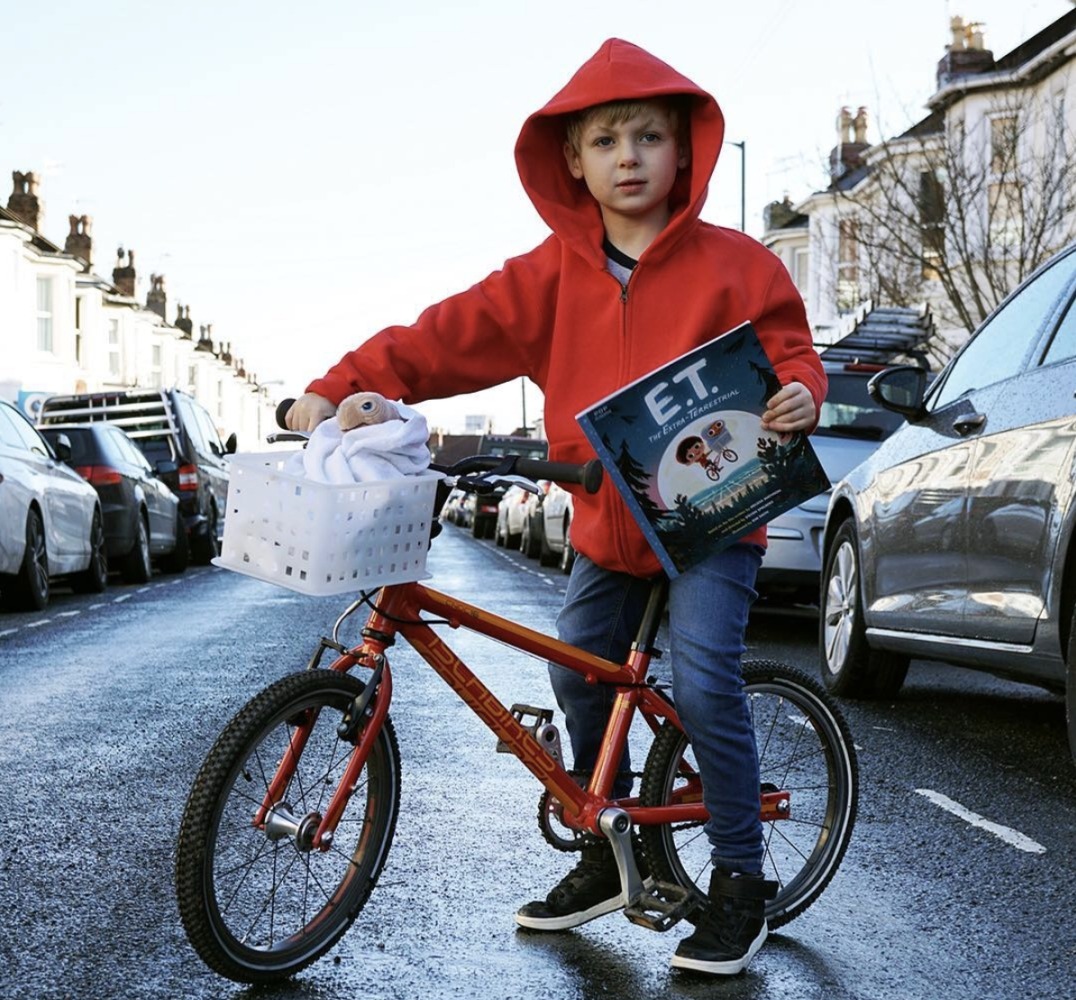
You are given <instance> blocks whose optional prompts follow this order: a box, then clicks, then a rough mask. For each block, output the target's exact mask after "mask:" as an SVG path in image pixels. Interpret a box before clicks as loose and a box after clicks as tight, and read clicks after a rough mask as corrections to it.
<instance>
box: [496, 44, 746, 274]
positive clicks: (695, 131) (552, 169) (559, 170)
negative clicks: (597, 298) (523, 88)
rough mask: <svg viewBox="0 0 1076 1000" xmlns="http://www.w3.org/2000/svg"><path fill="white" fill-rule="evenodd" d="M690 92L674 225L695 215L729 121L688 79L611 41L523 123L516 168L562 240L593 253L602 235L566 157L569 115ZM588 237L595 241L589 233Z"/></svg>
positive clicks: (644, 54) (633, 48) (674, 201)
mask: <svg viewBox="0 0 1076 1000" xmlns="http://www.w3.org/2000/svg"><path fill="white" fill-rule="evenodd" d="M669 94H688V95H690V96H691V97H692V98H693V100H692V102H691V161H690V164H689V165H688V167H687V168H686V169H685V170H684V171H682V173H681V175H680V177H679V178H678V179H677V182H676V185H675V187H674V188H673V192H672V196H671V198H670V203H671V205H672V209H673V213H674V217H673V220H672V221H671V222H670V225H669V228H670V229H672V228H673V227H676V226H677V225H678V224H680V225H682V224H684V223H685V222H687V221H690V220H693V219H695V218H697V217H698V214H699V212H700V211H701V210H702V206H703V203H704V202H705V200H706V187H707V185H708V184H709V182H710V177H711V175H712V174H713V172H714V166H715V165H716V163H717V157H718V153H720V151H721V141H722V138H723V137H724V134H725V121H724V118H723V117H722V114H721V109H720V108H719V107H718V105H717V101H715V100H714V98H713V97H712V96H711V95H710V94H708V93H707V92H706V91H705V90H703V89H702V88H701V87H699V86H698V85H697V84H694V83H692V82H691V81H690V80H689V79H688V78H687V77H686V76H684V75H682V74H681V73H678V72H677V71H676V70H675V69H673V68H672V67H671V66H669V65H668V64H667V63H663V62H662V61H661V60H660V59H658V58H656V57H655V56H652V55H651V54H650V53H649V52H647V51H645V50H644V49H641V48H639V47H638V46H637V45H632V44H631V42H625V41H621V40H620V39H619V38H610V39H609V40H608V41H607V42H605V43H604V44H603V45H602V47H601V48H600V49H598V51H597V52H595V53H594V55H593V56H591V57H590V59H588V60H587V61H586V62H585V63H583V65H582V66H581V67H580V68H579V69H578V70H577V71H576V73H575V75H574V76H573V77H572V78H571V79H570V80H569V81H568V83H567V85H566V86H565V87H564V88H563V89H562V90H561V91H560V92H559V93H558V94H556V95H555V96H554V97H553V99H552V100H550V101H549V103H548V104H546V105H545V107H543V108H541V109H540V110H539V111H536V112H535V113H534V114H533V115H531V116H530V117H529V118H528V119H527V120H526V122H524V124H523V128H522V130H521V131H520V133H519V139H518V140H517V142H516V167H517V168H518V170H519V176H520V180H522V181H523V187H524V188H525V189H526V191H527V194H528V195H529V196H530V199H531V201H532V202H534V207H535V208H537V209H538V214H539V215H541V216H542V218H543V219H544V220H545V221H546V223H547V224H548V225H549V227H550V228H551V229H552V230H553V231H554V232H555V233H556V234H557V235H558V236H560V237H561V238H562V239H565V240H567V241H568V242H570V243H572V244H573V245H577V246H579V248H580V249H581V250H582V251H583V252H584V253H585V254H587V255H588V256H589V255H591V254H590V253H588V251H587V248H588V247H593V246H595V241H594V239H593V231H594V227H595V226H596V227H597V231H598V233H599V236H598V240H597V243H599V244H600V242H601V241H600V231H601V213H600V211H599V209H598V205H597V203H596V202H595V201H594V199H593V198H592V197H591V195H590V192H589V191H587V189H586V185H585V184H584V183H583V181H580V180H576V179H575V178H574V177H572V175H571V174H570V173H569V171H568V165H567V163H566V161H565V159H564V143H565V140H566V138H567V133H566V131H565V130H566V124H567V119H566V118H565V116H566V115H569V114H571V113H572V112H575V111H581V110H582V109H583V108H589V107H591V106H592V105H595V104H604V103H606V102H607V101H619V100H647V99H649V98H653V97H663V96H666V95H669ZM588 235H589V237H590V238H588Z"/></svg>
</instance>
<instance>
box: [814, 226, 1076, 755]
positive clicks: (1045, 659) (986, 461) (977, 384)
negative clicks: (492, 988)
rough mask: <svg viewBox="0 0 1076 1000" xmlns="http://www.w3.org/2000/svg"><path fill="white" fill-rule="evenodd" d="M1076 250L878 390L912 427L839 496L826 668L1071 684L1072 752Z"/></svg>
mask: <svg viewBox="0 0 1076 1000" xmlns="http://www.w3.org/2000/svg"><path fill="white" fill-rule="evenodd" d="M1074 300H1076V244H1074V245H1073V246H1071V247H1069V248H1068V249H1067V250H1065V251H1063V252H1062V253H1061V254H1059V255H1058V256H1056V257H1054V258H1053V259H1052V260H1051V261H1050V262H1048V263H1047V264H1046V265H1045V266H1043V267H1042V268H1040V269H1039V270H1038V271H1037V272H1036V273H1035V274H1034V275H1032V276H1031V278H1029V279H1028V280H1027V281H1026V282H1024V283H1023V284H1022V285H1021V286H1020V287H1019V288H1018V289H1017V290H1016V291H1015V292H1014V293H1013V294H1012V295H1011V296H1009V298H1008V299H1006V300H1005V302H1003V303H1002V304H1001V306H1000V307H999V308H998V309H997V310H995V312H994V313H993V314H992V315H991V316H990V317H989V318H988V319H987V320H986V322H985V323H983V324H982V326H981V327H980V328H979V329H978V330H977V331H976V333H975V334H974V335H973V336H972V337H971V339H970V340H969V341H968V343H967V344H966V345H965V346H964V347H963V349H962V350H961V351H960V352H959V353H958V354H957V356H956V357H955V358H954V359H953V360H952V361H951V362H950V364H949V365H948V366H947V367H946V368H945V370H944V371H943V372H942V373H941V374H940V375H939V377H938V379H937V380H936V381H935V382H934V384H933V385H932V386H930V387H929V390H928V388H927V385H926V376H925V374H924V373H923V372H922V371H921V370H919V369H917V368H913V367H907V366H903V367H897V368H892V369H889V370H887V371H885V372H882V373H881V374H879V375H877V376H875V378H874V379H873V380H872V381H871V393H872V395H873V396H874V398H875V399H877V400H878V401H879V402H881V403H882V404H883V405H884V406H886V407H888V408H889V409H890V410H892V411H894V412H896V413H900V414H902V415H904V416H906V417H907V423H906V424H905V425H904V426H902V427H901V428H900V429H899V430H898V431H896V433H894V434H893V435H892V436H891V437H889V438H888V439H887V440H886V441H884V442H883V443H882V445H881V447H879V448H878V450H877V451H876V452H875V453H874V454H873V455H871V456H870V458H868V459H867V460H866V462H864V463H863V464H862V465H860V466H858V467H857V468H855V469H854V470H852V471H851V472H850V473H849V474H848V476H847V477H846V478H845V479H844V480H842V481H841V482H840V483H839V484H838V485H837V486H836V488H835V489H834V491H833V497H832V499H831V501H830V504H829V512H828V515H827V518H826V529H825V545H824V560H823V565H824V567H825V569H824V571H823V578H822V598H821V600H822V608H821V616H820V617H821V623H820V640H821V667H822V676H823V679H824V680H825V683H826V686H827V687H828V688H829V689H830V690H831V691H834V692H836V693H838V694H847V695H868V696H869V695H878V696H885V697H888V696H890V695H893V694H895V693H896V692H897V691H898V690H899V688H900V686H901V684H902V683H903V681H904V677H905V674H906V672H907V669H908V661H909V658H910V657H923V658H928V659H936V660H943V661H949V662H952V663H956V664H960V665H963V666H967V667H975V668H979V669H983V670H987V671H991V672H994V673H997V674H1000V675H1003V676H1006V677H1011V678H1014V679H1016V680H1020V681H1027V682H1031V683H1035V684H1040V685H1043V686H1045V687H1047V688H1050V689H1053V690H1056V691H1064V692H1065V694H1066V706H1067V711H1068V736H1069V741H1070V744H1071V746H1072V750H1073V756H1074V758H1076V621H1074V615H1076V546H1074V544H1073V539H1074V527H1076V488H1074V484H1076V405H1074V402H1073V387H1074V385H1076V305H1074Z"/></svg>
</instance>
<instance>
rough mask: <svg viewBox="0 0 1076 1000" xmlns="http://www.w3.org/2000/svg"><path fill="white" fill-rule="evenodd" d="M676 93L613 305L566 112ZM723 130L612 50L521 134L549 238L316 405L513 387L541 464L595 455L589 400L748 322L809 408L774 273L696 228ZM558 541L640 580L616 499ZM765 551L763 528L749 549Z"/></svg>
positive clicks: (763, 259) (319, 388) (634, 59)
mask: <svg viewBox="0 0 1076 1000" xmlns="http://www.w3.org/2000/svg"><path fill="white" fill-rule="evenodd" d="M666 94H689V95H691V96H692V97H693V102H692V111H691V159H690V164H689V166H688V167H686V168H685V169H684V170H683V171H681V175H680V177H679V178H678V179H677V182H676V185H675V186H674V188H673V192H672V195H671V196H670V207H671V209H672V217H671V219H670V221H669V224H668V225H667V226H666V228H665V229H664V230H662V232H661V233H660V234H659V235H658V237H657V238H656V239H655V240H654V241H653V242H652V243H651V244H650V246H649V247H647V249H646V250H645V251H644V252H643V254H642V256H641V257H640V259H639V262H638V264H637V265H636V267H635V270H634V272H633V273H632V276H631V280H630V282H629V284H628V289H627V294H626V296H622V294H621V287H620V284H619V282H618V281H617V279H616V278H614V277H613V276H612V275H611V274H609V273H608V271H606V258H605V253H604V251H603V250H602V238H603V235H604V233H603V227H602V219H601V212H600V209H599V206H598V204H597V202H595V200H594V199H593V197H592V196H591V195H590V193H589V192H588V191H587V189H586V186H585V184H584V182H583V181H581V180H576V179H574V178H573V177H572V176H571V173H570V172H569V170H568V167H567V164H566V162H565V159H564V153H563V147H564V142H565V121H564V117H563V116H564V115H565V114H567V113H569V112H573V111H578V110H580V109H582V108H586V107H589V106H591V105H594V104H601V103H604V102H606V101H611V100H620V99H625V98H627V99H639V100H645V99H648V98H652V97H657V96H660V95H666ZM723 135H724V119H723V117H722V115H721V111H720V109H719V108H718V106H717V102H716V101H715V100H714V98H713V97H712V96H710V95H709V94H708V93H706V92H705V91H704V90H702V89H701V88H699V87H698V86H696V85H695V84H694V83H692V82H691V81H690V80H688V79H687V78H686V77H684V76H681V75H680V74H679V73H677V72H676V71H675V70H674V69H672V68H671V67H670V66H668V65H666V64H665V63H663V62H661V61H660V60H659V59H656V58H655V57H654V56H652V55H650V54H649V53H647V52H645V51H643V50H642V49H640V48H638V47H637V46H635V45H631V44H630V43H628V42H624V41H620V40H619V39H611V40H609V41H607V42H605V43H604V44H603V45H602V47H601V48H600V49H599V50H598V51H597V53H595V55H594V56H593V57H592V58H591V59H589V60H588V61H587V62H586V63H584V64H583V66H582V67H581V68H580V69H579V71H578V72H577V73H576V74H575V75H574V76H573V77H572V79H571V80H570V81H569V82H568V84H567V86H566V87H564V89H563V90H561V91H560V93H558V94H557V95H556V96H555V97H554V98H553V99H552V100H551V101H549V103H548V104H546V106H545V107H543V108H542V109H541V110H540V111H538V112H536V113H535V114H533V115H531V116H530V118H528V119H527V121H526V122H525V123H524V125H523V129H522V131H521V132H520V135H519V140H518V142H517V144H516V164H517V167H518V169H519V176H520V178H521V179H522V181H523V186H524V188H525V189H526V191H527V194H528V195H529V196H530V198H531V200H532V201H533V202H534V205H535V207H536V208H537V209H538V212H539V213H540V215H541V216H542V218H543V219H544V220H545V221H546V222H547V223H548V224H549V227H550V229H552V231H553V234H552V235H551V236H550V237H549V238H548V239H546V240H545V241H544V242H543V243H541V244H540V245H539V246H538V247H536V248H535V249H534V250H532V251H530V252H529V253H526V254H524V255H522V256H520V257H515V258H512V259H511V260H509V261H507V262H506V263H505V264H504V267H503V268H502V269H501V270H500V271H496V272H494V273H493V274H491V275H490V276H489V277H488V278H486V279H484V280H483V281H481V282H479V283H478V284H477V285H475V286H474V287H472V288H470V289H468V290H467V291H465V292H462V293H460V294H458V295H454V296H452V297H450V298H448V299H445V300H444V301H443V302H440V303H438V304H437V305H434V306H431V307H430V308H428V309H427V310H425V311H424V312H423V313H422V315H421V316H419V318H418V320H417V321H416V322H415V323H414V325H412V326H392V327H389V328H387V329H385V330H382V331H381V332H380V333H378V334H376V335H375V336H374V337H372V338H371V339H370V340H368V341H367V342H366V343H364V344H363V345H362V346H361V347H359V348H358V349H357V350H355V351H352V352H350V353H349V354H347V355H345V356H344V357H343V358H342V359H341V360H340V362H339V363H338V364H336V365H334V366H333V368H331V369H330V370H329V372H328V373H327V374H326V375H325V377H324V378H320V379H317V380H316V381H314V382H312V383H311V384H310V385H309V386H308V388H307V391H308V392H316V393H318V394H320V395H322V396H325V397H326V398H328V399H330V400H331V401H332V402H334V403H339V402H340V401H341V400H342V399H343V398H344V397H345V396H348V395H350V394H351V393H353V392H357V391H360V390H373V391H376V392H380V393H382V394H384V395H385V396H388V397H390V398H400V399H402V400H403V401H404V402H406V403H415V402H419V401H421V400H424V399H436V398H440V397H444V396H453V395H456V394H458V393H465V392H473V391H475V390H478V389H484V388H488V387H490V386H493V385H497V384H499V383H501V382H506V381H508V380H510V379H513V378H517V377H519V376H521V375H526V376H528V377H529V378H531V379H532V380H533V381H534V382H535V383H536V384H537V385H538V386H539V387H540V388H541V389H542V391H543V392H544V393H545V428H546V435H547V437H548V438H549V453H550V458H553V459H557V460H561V461H569V462H583V461H586V460H588V459H591V458H593V457H594V452H593V449H592V448H591V447H590V445H589V444H588V442H587V440H586V438H585V437H584V436H583V433H582V431H581V430H580V428H579V425H578V424H577V423H576V421H575V414H576V413H578V412H579V411H580V410H582V409H584V408H585V407H587V406H589V405H590V404H591V403H593V402H595V401H597V400H598V399H601V398H602V397H603V396H607V395H609V394H610V393H612V392H614V391H616V390H617V389H619V388H620V387H622V386H624V385H626V384H627V383H629V382H631V381H633V380H634V379H636V378H639V377H640V376H642V375H645V374H647V373H648V372H650V371H652V370H653V369H655V368H657V367H659V366H660V365H662V364H664V363H665V362H666V361H670V360H671V359H673V358H675V357H677V356H678V355H680V354H683V353H684V352H685V351H688V350H690V349H691V348H693V347H697V346H699V345H700V344H702V343H705V342H706V341H708V340H710V339H712V338H713V337H714V336H716V335H717V334H719V333H721V332H723V331H725V330H728V329H731V328H732V327H734V326H737V325H738V324H740V323H742V322H744V321H745V320H750V321H751V322H752V323H753V324H754V327H755V329H756V331H757V332H758V335H759V339H760V340H761V341H762V344H763V345H764V347H765V349H766V352H767V354H768V355H769V357H770V360H771V362H772V363H773V365H774V368H775V370H776V371H777V375H778V377H779V378H780V380H781V382H782V383H785V384H787V383H788V382H792V381H798V382H801V383H803V384H804V385H805V386H806V387H807V388H808V389H809V390H810V392H811V395H812V396H813V397H814V400H815V405H816V406H821V404H822V400H823V398H824V396H825V392H826V377H825V374H824V373H823V370H822V366H821V363H820V362H819V360H818V356H817V354H816V353H815V351H814V348H813V347H812V343H811V333H810V330H809V328H808V325H807V319H806V315H805V313H804V308H803V301H802V299H801V298H800V296H799V293H798V292H797V291H796V288H795V286H794V285H793V284H792V281H791V279H790V278H789V276H788V273H787V271H786V270H785V268H784V265H783V264H782V263H781V262H780V260H779V259H778V258H777V257H776V256H775V255H773V254H772V253H770V252H769V251H768V250H767V249H765V248H764V247H763V246H761V245H760V244H759V243H757V242H755V241H754V240H753V239H751V238H749V237H747V236H745V235H743V234H742V233H739V232H737V231H735V230H729V229H722V228H719V227H717V226H713V225H710V224H708V223H705V222H702V221H700V219H699V212H700V211H701V209H702V205H703V202H704V201H705V200H706V189H707V185H708V183H709V181H710V177H711V174H712V173H713V170H714V166H715V164H716V163H717V156H718V153H719V152H720V150H721V143H722V137H723ZM575 492H576V497H575V511H574V520H573V522H572V544H573V546H574V547H575V548H576V550H577V551H579V552H582V553H583V554H585V555H587V556H589V557H590V558H591V559H593V560H594V561H595V562H597V563H598V564H599V565H601V566H604V567H606V568H608V569H612V570H619V571H622V572H627V573H632V574H635V575H637V576H652V575H654V574H656V573H658V572H659V571H660V565H659V563H658V560H657V558H656V556H654V554H653V552H652V551H651V550H650V547H649V545H648V544H647V542H646V539H645V538H644V537H643V534H642V532H641V531H639V529H638V528H637V527H636V525H635V522H634V520H633V519H632V517H631V514H630V513H629V512H628V510H627V508H626V507H625V506H624V504H623V502H622V501H621V500H620V497H619V495H618V494H617V492H616V489H615V488H614V487H613V485H612V484H611V483H609V482H608V481H606V483H605V484H603V486H602V488H601V490H600V491H599V492H598V493H597V494H596V495H594V496H588V495H586V494H583V493H582V492H581V491H575ZM748 540H751V541H757V542H760V543H764V541H765V530H764V529H760V530H758V531H756V532H754V533H753V534H751V535H749V536H748Z"/></svg>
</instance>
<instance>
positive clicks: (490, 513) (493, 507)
mask: <svg viewBox="0 0 1076 1000" xmlns="http://www.w3.org/2000/svg"><path fill="white" fill-rule="evenodd" d="M502 496H504V487H503V486H501V487H498V488H497V489H495V490H493V491H492V492H490V493H471V494H470V495H469V497H468V502H467V503H466V504H465V509H466V510H467V511H468V513H467V515H466V518H467V525H468V527H469V528H470V529H471V534H472V535H474V537H475V538H492V537H493V536H494V534H495V533H496V531H497V505H498V504H499V503H500V502H501V497H502Z"/></svg>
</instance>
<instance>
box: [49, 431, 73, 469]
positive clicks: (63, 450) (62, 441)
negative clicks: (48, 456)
mask: <svg viewBox="0 0 1076 1000" xmlns="http://www.w3.org/2000/svg"><path fill="white" fill-rule="evenodd" d="M52 450H53V451H54V452H55V453H56V457H57V458H58V459H59V460H60V461H61V462H63V463H64V464H65V465H70V464H71V439H70V438H69V437H68V436H67V435H66V434H57V435H56V437H55V438H53V440H52Z"/></svg>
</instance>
